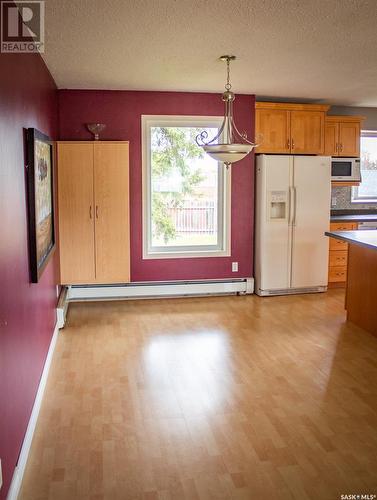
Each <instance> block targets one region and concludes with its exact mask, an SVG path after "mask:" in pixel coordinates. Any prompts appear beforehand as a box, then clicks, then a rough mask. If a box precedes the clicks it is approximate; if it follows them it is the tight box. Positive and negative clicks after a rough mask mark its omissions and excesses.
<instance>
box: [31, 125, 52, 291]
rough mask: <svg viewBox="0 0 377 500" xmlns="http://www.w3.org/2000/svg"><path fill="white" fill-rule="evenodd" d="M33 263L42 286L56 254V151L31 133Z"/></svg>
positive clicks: (39, 134) (39, 135)
mask: <svg viewBox="0 0 377 500" xmlns="http://www.w3.org/2000/svg"><path fill="white" fill-rule="evenodd" d="M27 189H28V218H29V220H28V223H29V262H30V278H31V282H32V283H38V282H39V280H40V277H41V275H42V273H43V271H44V269H45V268H46V265H47V263H48V262H49V260H50V258H51V256H52V254H53V252H54V250H55V224H54V148H53V143H52V141H51V139H50V137H48V136H47V135H45V134H43V133H42V132H40V131H39V130H37V129H35V128H29V129H28V130H27Z"/></svg>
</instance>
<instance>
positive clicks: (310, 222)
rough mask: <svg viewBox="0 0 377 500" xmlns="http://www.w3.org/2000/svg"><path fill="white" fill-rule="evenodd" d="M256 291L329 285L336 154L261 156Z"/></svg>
mask: <svg viewBox="0 0 377 500" xmlns="http://www.w3.org/2000/svg"><path fill="white" fill-rule="evenodd" d="M256 165H257V166H256V234H255V243H256V245H255V293H257V294H258V295H283V294H293V293H309V292H324V291H326V290H327V281H328V280H327V278H328V258H329V238H327V237H326V236H325V235H324V232H325V231H327V230H328V228H329V222H330V197H331V158H330V157H325V156H296V155H295V156H293V155H258V156H257V163H256Z"/></svg>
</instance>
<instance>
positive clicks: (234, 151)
mask: <svg viewBox="0 0 377 500" xmlns="http://www.w3.org/2000/svg"><path fill="white" fill-rule="evenodd" d="M235 58H236V56H221V57H220V60H221V61H226V64H227V82H226V84H225V92H224V93H223V95H222V100H223V101H224V103H225V113H224V120H223V123H222V125H221V127H220V129H219V132H218V133H217V135H216V136H215V137H214V138H213V139H211V140H210V141H207V139H208V133H207V131H205V130H204V131H203V132H201V133H200V134H199V135H197V136H196V143H197V144H198V146H201V147H202V148H203V150H204V151H205V152H206V153H207V154H208V155H209V156H211V158H213V159H214V160H216V161H221V162H223V163H225V165H226V166H227V167H229V165H230V164H232V163H235V162H236V161H239V160H242V159H243V158H245V156H247V155H248V154H249V153H250V152H251V151H252V150H253V148H255V147H256V146H258V144H254V143H253V142H250V141H249V140H248V139H247V135H246V133H245V132H243V133H241V132H239V131H238V129H237V127H236V124H235V123H234V120H233V102H234V100H235V95H234V93H233V92H232V91H231V88H232V85H231V84H230V61H234V59H235ZM220 137H221V138H224V139H225V140H224V142H222V143H220V144H219V143H218V142H217V141H218V139H219V138H220Z"/></svg>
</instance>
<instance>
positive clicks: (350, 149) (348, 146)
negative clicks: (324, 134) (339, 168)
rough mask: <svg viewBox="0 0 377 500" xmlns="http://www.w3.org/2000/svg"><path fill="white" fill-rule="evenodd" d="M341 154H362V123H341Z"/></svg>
mask: <svg viewBox="0 0 377 500" xmlns="http://www.w3.org/2000/svg"><path fill="white" fill-rule="evenodd" d="M339 144H340V146H339V148H340V151H339V156H360V123H359V122H340V123H339Z"/></svg>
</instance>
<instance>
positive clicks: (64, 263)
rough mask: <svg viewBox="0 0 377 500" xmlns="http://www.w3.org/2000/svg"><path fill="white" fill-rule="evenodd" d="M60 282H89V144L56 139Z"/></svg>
mask: <svg viewBox="0 0 377 500" xmlns="http://www.w3.org/2000/svg"><path fill="white" fill-rule="evenodd" d="M58 212H59V252H60V283H62V284H75V283H93V282H94V281H95V258H94V203H93V145H92V144H80V143H75V144H73V143H58Z"/></svg>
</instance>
